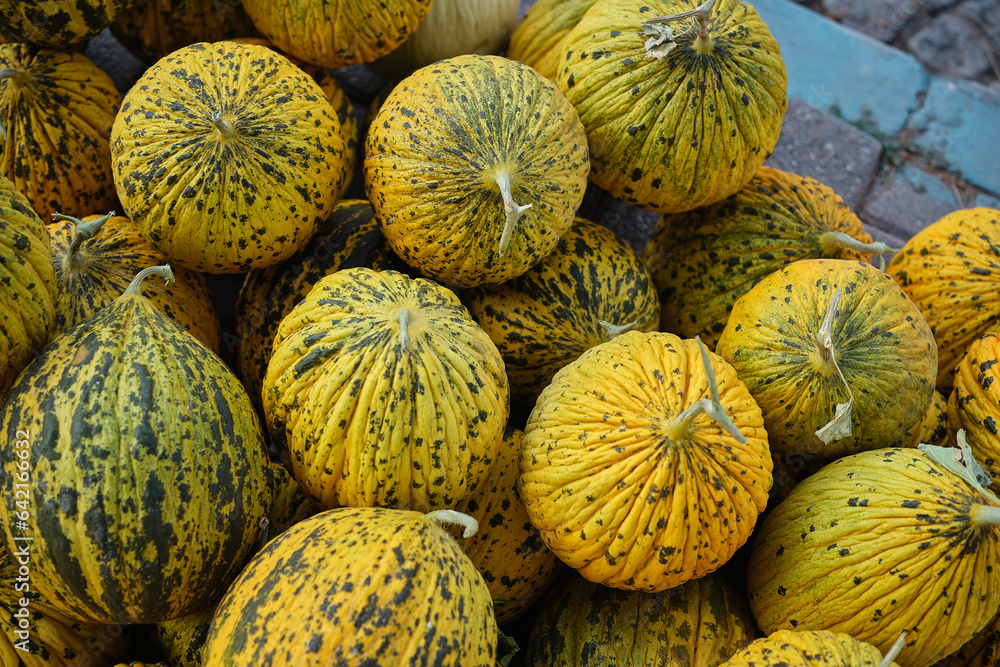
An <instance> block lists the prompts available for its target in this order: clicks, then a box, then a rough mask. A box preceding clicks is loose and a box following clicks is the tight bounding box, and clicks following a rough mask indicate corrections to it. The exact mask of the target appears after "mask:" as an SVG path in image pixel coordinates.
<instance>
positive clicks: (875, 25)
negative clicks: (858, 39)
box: [822, 0, 920, 42]
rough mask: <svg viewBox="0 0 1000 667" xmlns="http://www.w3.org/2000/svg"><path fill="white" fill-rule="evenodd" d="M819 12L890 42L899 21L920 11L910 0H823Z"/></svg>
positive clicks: (897, 29)
mask: <svg viewBox="0 0 1000 667" xmlns="http://www.w3.org/2000/svg"><path fill="white" fill-rule="evenodd" d="M822 6H823V13H824V14H826V15H827V16H829V17H830V18H834V19H837V20H838V21H840V22H841V23H843V24H844V25H846V26H847V27H849V28H853V29H854V30H857V31H858V32H863V33H864V34H866V35H868V36H869V37H872V38H874V39H877V40H879V41H880V42H891V41H893V40H894V39H896V37H898V36H899V32H900V30H902V29H903V25H904V24H905V23H906V22H907V21H908V20H910V19H911V18H912V17H913V16H914V15H915V14H916V13H917V12H919V11H920V5H919V4H917V3H915V2H912V0H823V5H822Z"/></svg>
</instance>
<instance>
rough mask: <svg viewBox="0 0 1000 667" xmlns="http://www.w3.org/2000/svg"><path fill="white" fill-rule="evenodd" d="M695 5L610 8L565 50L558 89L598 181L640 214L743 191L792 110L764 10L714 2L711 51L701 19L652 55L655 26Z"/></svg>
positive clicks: (634, 0)
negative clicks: (649, 43) (649, 30)
mask: <svg viewBox="0 0 1000 667" xmlns="http://www.w3.org/2000/svg"><path fill="white" fill-rule="evenodd" d="M699 4H700V3H698V2H695V0H604V1H602V2H598V3H596V4H594V6H593V7H591V8H590V9H589V10H588V11H587V12H586V14H584V15H583V18H581V19H580V22H579V23H578V24H577V25H576V26H575V27H574V28H573V29H572V31H571V32H570V34H569V35H568V36H567V37H566V38H565V42H563V43H562V51H561V53H560V56H559V60H560V63H561V64H560V68H559V71H558V75H557V82H558V84H559V87H560V89H561V90H562V91H563V92H564V93H565V94H566V97H567V98H568V99H569V101H570V102H571V103H572V104H573V106H574V107H575V108H576V110H577V111H578V112H579V114H580V120H581V121H582V122H583V126H584V128H585V129H586V133H587V142H588V146H589V148H590V157H591V173H590V178H591V180H592V181H593V182H594V183H596V184H597V185H598V186H600V187H601V188H603V189H605V190H607V191H608V192H609V193H611V195H612V196H614V197H615V198H616V199H620V200H622V201H625V202H627V203H629V204H633V205H634V206H637V207H639V208H644V209H647V210H650V211H657V212H660V213H678V212H682V211H689V210H692V209H694V208H698V207H700V206H707V205H709V204H712V203H715V202H717V201H721V200H723V199H725V198H726V197H728V196H729V195H731V194H733V193H734V192H736V191H737V190H739V189H740V188H741V187H742V186H743V185H745V184H746V183H747V182H748V181H749V180H750V179H751V178H752V177H753V175H754V174H755V173H756V172H757V169H758V168H759V167H760V166H761V164H763V162H764V159H765V158H766V157H767V156H768V155H769V154H770V153H771V151H772V150H773V149H774V146H775V144H776V143H777V141H778V134H779V133H780V130H781V123H782V120H783V118H784V115H785V111H786V110H787V108H788V95H787V81H788V76H787V73H786V71H785V65H784V62H783V61H782V59H781V50H780V48H779V46H778V43H777V41H776V40H775V39H774V36H773V35H771V33H770V31H769V30H768V28H767V26H766V25H765V24H764V22H763V21H762V20H761V18H760V16H759V15H758V14H757V11H756V10H755V9H754V8H753V7H752V6H751V5H750V4H749V3H746V2H740V1H739V0H717V1H716V2H715V4H714V6H713V8H712V16H711V20H710V22H709V38H710V42H709V46H707V47H706V46H704V45H700V44H699V43H698V27H697V25H696V24H695V22H694V21H693V20H686V21H681V22H678V23H674V24H673V28H674V31H675V33H676V37H675V40H674V41H675V43H676V44H677V46H676V48H674V49H673V50H672V51H670V52H669V53H668V54H666V55H665V56H664V57H662V58H657V57H651V56H649V55H648V52H647V48H646V39H647V37H648V35H644V34H643V22H644V21H645V20H647V19H651V18H655V17H660V16H668V15H673V14H676V13H679V12H684V11H689V10H692V9H694V8H695V7H697V6H698V5H699Z"/></svg>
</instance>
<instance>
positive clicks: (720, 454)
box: [518, 331, 772, 591]
mask: <svg viewBox="0 0 1000 667" xmlns="http://www.w3.org/2000/svg"><path fill="white" fill-rule="evenodd" d="M767 438H768V436H767V433H766V432H765V431H764V424H763V421H762V420H761V414H760V408H758V407H757V404H756V403H755V402H754V400H753V398H752V397H751V396H750V394H749V392H748V391H747V388H746V386H745V385H744V384H743V382H741V381H740V379H739V378H738V377H737V376H736V371H735V369H734V368H733V367H732V366H731V365H729V364H728V363H727V362H726V361H725V360H723V359H722V358H720V357H719V356H717V355H715V354H713V353H711V352H708V351H707V350H705V348H704V346H703V345H700V344H699V342H698V341H696V340H690V339H689V340H682V339H680V338H678V337H677V336H674V335H673V334H669V333H656V332H653V333H642V332H638V331H630V332H627V333H624V334H622V335H620V336H617V337H615V338H613V339H612V340H610V341H608V342H606V343H601V344H600V345H597V346H595V347H592V348H590V349H589V350H587V351H586V352H584V353H583V354H582V355H580V357H579V358H578V359H576V360H575V361H573V362H571V363H569V364H568V365H566V366H565V367H563V368H562V370H560V371H559V372H558V373H556V375H555V377H554V378H553V379H552V383H551V384H549V385H548V386H547V387H546V388H545V389H544V390H543V391H542V393H541V394H540V395H539V397H538V400H537V401H536V403H535V408H534V410H532V412H531V415H530V417H529V418H528V423H527V425H526V426H525V429H524V438H523V440H522V447H521V459H520V463H519V467H520V470H521V476H520V477H519V479H518V491H519V493H520V496H521V499H522V501H523V502H524V504H525V506H526V507H527V510H528V516H529V517H530V518H531V523H532V524H534V525H535V526H536V527H537V528H538V529H539V531H540V532H541V535H542V538H543V539H544V540H545V542H546V544H548V546H549V548H550V549H552V551H553V552H555V554H556V555H557V556H559V558H560V559H561V560H563V561H564V562H565V563H567V564H568V565H570V566H572V567H574V568H576V569H577V570H579V572H580V573H581V574H582V575H583V576H584V577H586V578H587V579H589V580H591V581H595V582H598V583H603V584H606V585H608V586H613V587H616V588H629V589H640V590H646V591H661V590H665V589H667V588H672V587H674V586H679V585H680V584H683V583H684V582H686V581H688V580H690V579H695V578H698V577H702V576H704V575H706V574H708V573H709V572H712V571H714V570H716V569H718V568H719V567H720V566H721V565H722V564H723V563H725V562H726V561H728V560H729V559H730V558H731V557H732V555H733V554H734V553H735V552H736V550H737V549H738V548H739V547H740V546H741V545H742V544H743V543H744V542H746V540H747V538H748V537H749V536H750V532H751V531H752V530H753V527H754V524H755V523H756V521H757V516H758V514H759V513H760V512H761V511H762V510H763V509H764V506H765V504H766V502H767V493H768V489H770V487H771V466H772V463H771V454H770V450H769V449H768V440H767Z"/></svg>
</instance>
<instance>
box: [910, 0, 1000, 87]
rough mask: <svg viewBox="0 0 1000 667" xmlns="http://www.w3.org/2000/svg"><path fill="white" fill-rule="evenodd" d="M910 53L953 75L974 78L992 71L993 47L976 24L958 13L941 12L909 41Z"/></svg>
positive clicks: (938, 69)
mask: <svg viewBox="0 0 1000 667" xmlns="http://www.w3.org/2000/svg"><path fill="white" fill-rule="evenodd" d="M906 47H907V50H908V51H909V52H910V53H913V54H914V55H916V56H917V57H918V58H919V59H920V60H921V61H922V62H923V63H924V64H926V65H927V66H928V67H931V68H933V69H935V70H937V71H939V72H945V73H947V74H950V75H952V76H958V77H964V78H967V79H974V78H976V77H979V76H982V75H984V74H986V73H988V72H989V71H990V70H991V67H990V57H989V53H988V50H989V46H988V45H987V44H986V43H985V42H984V40H983V39H982V38H981V37H980V35H979V34H978V33H977V31H976V30H975V29H974V28H973V26H972V24H971V23H970V22H969V21H968V20H967V19H964V18H962V17H961V16H957V15H955V14H941V15H940V16H938V17H937V18H935V19H934V20H933V21H931V22H930V23H928V24H927V25H926V26H924V27H923V28H921V29H920V30H918V31H917V32H916V33H915V34H913V35H911V36H910V37H909V39H907V40H906Z"/></svg>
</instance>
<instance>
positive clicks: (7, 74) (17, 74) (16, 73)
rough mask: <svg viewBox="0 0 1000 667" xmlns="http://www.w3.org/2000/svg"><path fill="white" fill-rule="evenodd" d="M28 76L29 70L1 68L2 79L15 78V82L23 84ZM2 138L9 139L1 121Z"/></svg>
mask: <svg viewBox="0 0 1000 667" xmlns="http://www.w3.org/2000/svg"><path fill="white" fill-rule="evenodd" d="M27 78H28V74H27V72H24V71H23V70H19V69H13V68H11V67H5V68H4V69H0V81H3V80H4V79H13V80H14V83H16V84H20V85H23V84H24V81H25V79H27ZM0 139H2V140H3V141H7V128H6V127H4V125H3V123H0Z"/></svg>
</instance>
